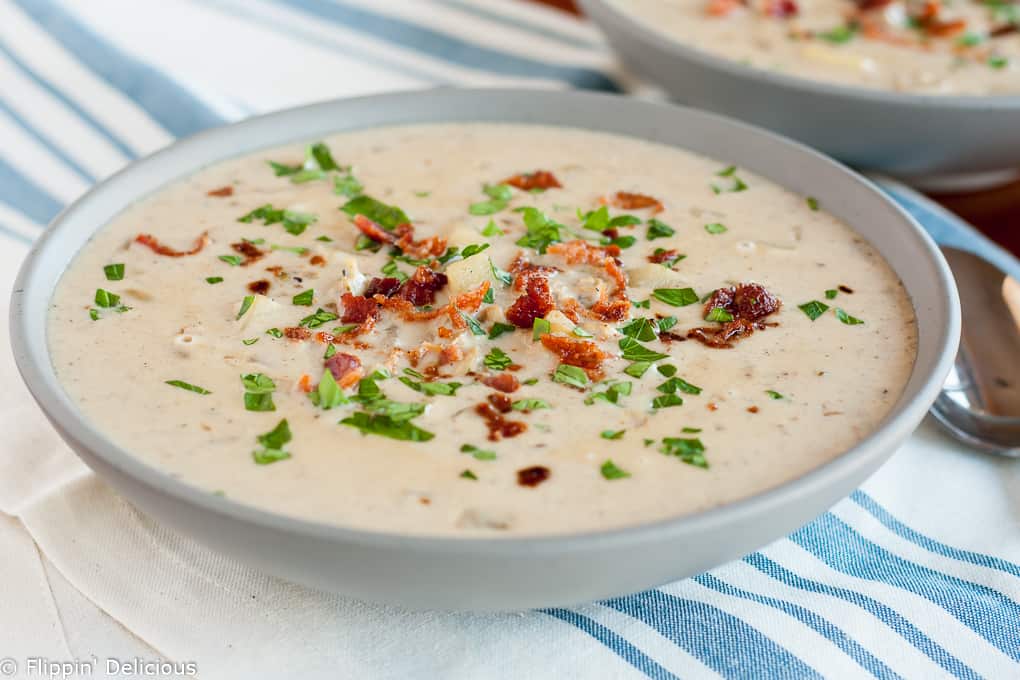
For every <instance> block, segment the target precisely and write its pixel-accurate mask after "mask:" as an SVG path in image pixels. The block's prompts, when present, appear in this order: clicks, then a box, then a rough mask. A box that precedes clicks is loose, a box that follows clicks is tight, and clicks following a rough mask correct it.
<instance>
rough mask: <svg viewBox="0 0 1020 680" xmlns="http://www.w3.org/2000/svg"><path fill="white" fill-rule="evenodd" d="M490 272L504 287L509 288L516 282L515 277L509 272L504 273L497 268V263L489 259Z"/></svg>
mask: <svg viewBox="0 0 1020 680" xmlns="http://www.w3.org/2000/svg"><path fill="white" fill-rule="evenodd" d="M489 270H490V271H491V272H492V277H493V278H494V279H496V280H497V281H499V282H500V283H502V284H503V285H504V286H509V285H511V284H513V282H514V275H513V274H511V273H510V272H508V271H504V270H502V269H500V268H499V267H497V266H496V263H495V262H493V261H492V258H491V257H490V258H489Z"/></svg>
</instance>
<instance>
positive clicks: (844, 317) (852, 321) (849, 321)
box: [836, 307, 864, 326]
mask: <svg viewBox="0 0 1020 680" xmlns="http://www.w3.org/2000/svg"><path fill="white" fill-rule="evenodd" d="M836 318H837V319H839V320H840V321H842V322H843V323H845V324H846V325H847V326H859V325H860V324H863V323H864V322H863V321H862V320H861V319H858V318H857V317H856V316H850V315H849V314H847V313H846V312H844V311H843V310H842V309H840V308H839V307H836Z"/></svg>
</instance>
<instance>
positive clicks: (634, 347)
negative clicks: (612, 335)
mask: <svg viewBox="0 0 1020 680" xmlns="http://www.w3.org/2000/svg"><path fill="white" fill-rule="evenodd" d="M620 349H621V350H622V351H623V358H624V359H626V360H627V361H659V360H661V359H668V358H669V355H668V354H663V353H662V352H656V351H655V350H651V349H648V348H647V347H645V346H644V345H642V344H641V343H640V342H638V341H637V340H635V339H634V338H620Z"/></svg>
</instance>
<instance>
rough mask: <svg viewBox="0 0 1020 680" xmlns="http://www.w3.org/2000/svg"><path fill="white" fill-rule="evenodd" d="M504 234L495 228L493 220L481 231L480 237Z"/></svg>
mask: <svg viewBox="0 0 1020 680" xmlns="http://www.w3.org/2000/svg"><path fill="white" fill-rule="evenodd" d="M505 233H506V232H505V231H503V230H502V229H500V228H499V227H497V226H496V222H495V220H489V223H488V224H486V225H485V228H484V229H482V236H490V237H491V236H503V235H504V234H505Z"/></svg>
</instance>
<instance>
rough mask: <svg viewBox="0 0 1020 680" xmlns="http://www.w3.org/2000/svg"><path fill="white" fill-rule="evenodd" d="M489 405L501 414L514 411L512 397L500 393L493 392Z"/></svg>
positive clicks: (489, 397)
mask: <svg viewBox="0 0 1020 680" xmlns="http://www.w3.org/2000/svg"><path fill="white" fill-rule="evenodd" d="M486 398H487V399H488V400H489V403H490V404H492V405H493V407H495V409H496V410H497V411H499V412H500V413H510V411H512V410H513V408H514V407H513V402H512V401H510V397H508V396H506V395H505V394H500V393H499V392H493V393H492V394H490V395H489V396H488V397H486Z"/></svg>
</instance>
